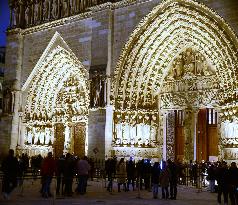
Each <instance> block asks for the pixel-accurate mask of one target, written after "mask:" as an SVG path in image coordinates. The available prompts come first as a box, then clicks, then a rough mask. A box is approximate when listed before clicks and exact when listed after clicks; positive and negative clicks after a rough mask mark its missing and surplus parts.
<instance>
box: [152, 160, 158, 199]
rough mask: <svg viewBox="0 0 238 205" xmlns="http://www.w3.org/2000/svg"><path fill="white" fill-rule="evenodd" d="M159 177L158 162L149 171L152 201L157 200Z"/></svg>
mask: <svg viewBox="0 0 238 205" xmlns="http://www.w3.org/2000/svg"><path fill="white" fill-rule="evenodd" d="M159 177H160V165H159V162H155V163H154V165H153V167H152V170H151V182H152V185H153V197H154V199H157V198H158V189H159Z"/></svg>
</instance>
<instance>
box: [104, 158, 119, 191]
mask: <svg viewBox="0 0 238 205" xmlns="http://www.w3.org/2000/svg"><path fill="white" fill-rule="evenodd" d="M116 164H117V161H116V159H115V158H113V159H111V158H109V159H107V161H106V162H105V171H106V175H107V177H108V185H107V191H109V192H112V187H113V185H112V182H113V177H115V174H116Z"/></svg>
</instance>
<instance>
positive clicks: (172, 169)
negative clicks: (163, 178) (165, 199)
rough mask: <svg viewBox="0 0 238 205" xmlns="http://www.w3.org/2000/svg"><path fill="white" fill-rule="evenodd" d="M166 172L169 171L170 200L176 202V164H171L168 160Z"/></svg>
mask: <svg viewBox="0 0 238 205" xmlns="http://www.w3.org/2000/svg"><path fill="white" fill-rule="evenodd" d="M168 171H169V186H170V199H173V200H176V197H177V183H178V169H177V166H176V164H175V163H174V162H172V161H171V160H168Z"/></svg>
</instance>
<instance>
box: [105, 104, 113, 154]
mask: <svg viewBox="0 0 238 205" xmlns="http://www.w3.org/2000/svg"><path fill="white" fill-rule="evenodd" d="M113 110H114V108H113V106H111V105H110V106H107V107H106V127H105V156H107V157H109V156H111V150H112V138H113Z"/></svg>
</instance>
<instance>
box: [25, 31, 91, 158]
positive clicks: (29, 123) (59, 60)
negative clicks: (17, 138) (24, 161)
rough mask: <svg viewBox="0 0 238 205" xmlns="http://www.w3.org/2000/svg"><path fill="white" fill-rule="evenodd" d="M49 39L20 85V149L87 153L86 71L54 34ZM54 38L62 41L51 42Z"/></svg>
mask: <svg viewBox="0 0 238 205" xmlns="http://www.w3.org/2000/svg"><path fill="white" fill-rule="evenodd" d="M53 39H54V42H51V43H50V48H48V49H46V51H45V52H44V54H43V56H42V58H41V59H40V61H39V62H38V64H37V66H36V67H35V68H34V70H33V71H32V73H31V75H30V76H29V78H28V80H27V82H26V83H25V85H24V87H23V91H24V92H25V94H26V99H27V101H26V102H25V106H24V108H25V110H24V111H23V113H24V116H23V123H24V127H25V129H24V130H25V131H24V134H23V135H24V136H23V137H22V138H23V139H24V142H23V144H24V145H23V146H22V147H21V150H22V151H24V152H25V151H27V152H28V154H29V155H36V154H42V155H45V154H46V153H47V152H48V151H53V152H54V154H55V156H56V157H58V156H61V155H62V154H63V153H64V154H65V153H67V152H70V153H74V154H75V155H78V156H80V157H82V156H84V155H85V154H86V152H87V125H88V106H89V93H88V92H89V89H88V85H87V71H86V69H85V68H84V67H83V65H82V64H81V63H80V62H79V61H78V60H77V58H76V57H75V55H74V54H73V53H72V51H71V50H70V49H69V48H68V47H67V46H66V44H65V42H64V41H63V39H62V38H61V37H60V36H59V34H58V33H56V34H55V36H54V37H53ZM57 41H62V42H63V43H62V42H61V43H60V44H59V42H58V45H57V44H55V45H54V43H55V42H56V43H57ZM61 44H62V45H61Z"/></svg>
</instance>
